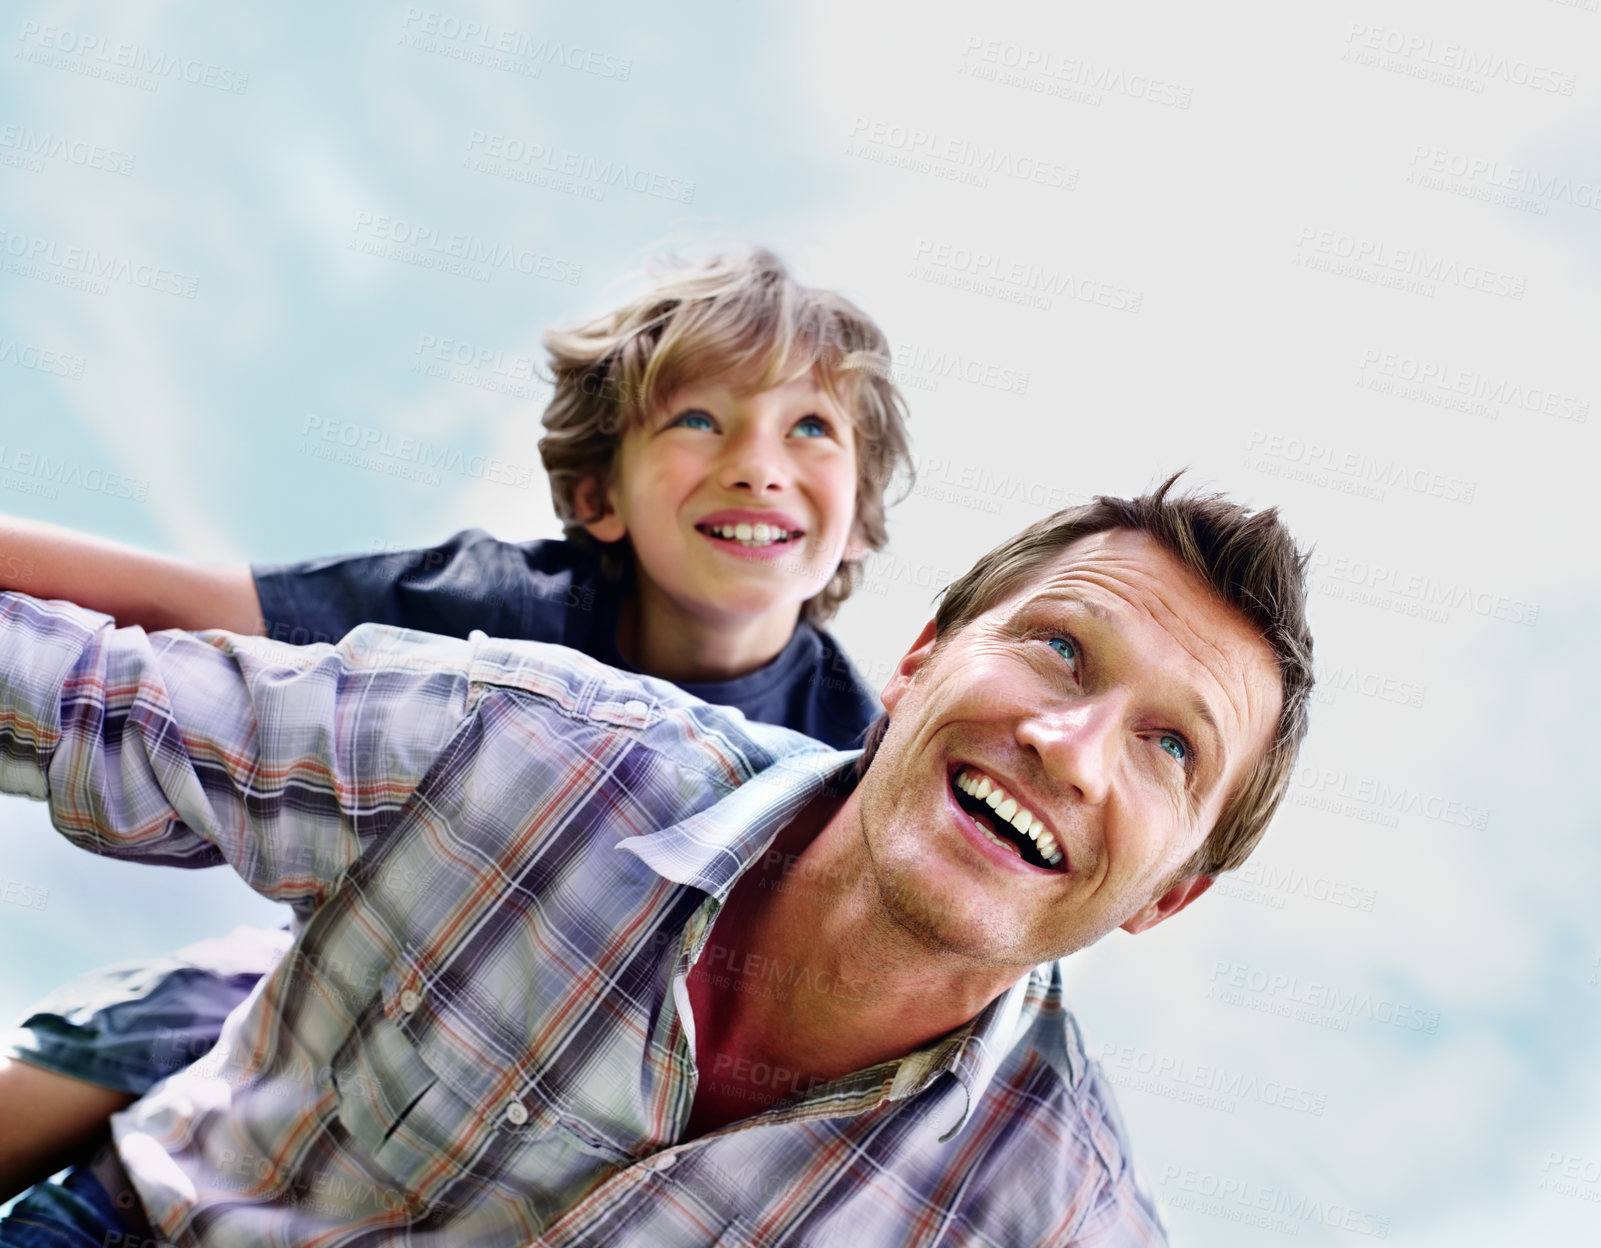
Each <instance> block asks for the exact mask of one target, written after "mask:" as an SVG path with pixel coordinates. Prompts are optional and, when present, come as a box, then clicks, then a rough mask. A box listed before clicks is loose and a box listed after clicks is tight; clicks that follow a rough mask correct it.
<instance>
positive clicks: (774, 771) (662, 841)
mask: <svg viewBox="0 0 1601 1248" xmlns="http://www.w3.org/2000/svg"><path fill="white" fill-rule="evenodd" d="M860 753H861V751H860V750H846V751H840V750H823V751H817V752H810V753H805V754H794V755H790V756H788V757H786V758H783V759H781V760H779V761H778V762H776V763H774V764H773V765H772V766H771V767H768V768H766V769H765V770H763V771H761V772H759V773H758V774H757V775H755V776H753V777H751V779H750V780H748V781H746V782H745V783H744V784H742V785H740V786H739V788H737V789H735V790H734V791H733V792H732V793H730V794H729V795H728V796H727V797H725V798H724V799H723V800H722V801H720V802H718V803H717V804H716V805H714V806H711V807H709V808H707V809H706V810H703V811H700V812H699V813H697V814H694V815H691V816H690V817H689V818H688V819H685V820H683V821H682V822H680V823H676V824H674V825H672V826H671V827H668V828H663V829H662V830H661V831H659V832H652V833H649V834H647V835H644V836H631V837H628V838H627V839H626V840H623V841H621V842H619V843H618V845H617V848H618V849H622V850H627V851H628V852H629V853H631V854H633V855H634V856H635V857H637V858H639V859H640V861H642V862H643V863H645V864H646V865H647V866H649V867H650V868H651V869H652V870H654V871H656V872H657V873H658V874H659V875H662V876H664V877H665V878H667V879H669V880H672V881H673V882H674V883H676V884H685V885H689V886H691V887H693V888H698V889H700V890H702V891H703V892H706V893H710V894H711V896H712V897H713V898H714V899H715V901H716V903H717V905H718V906H721V905H722V903H723V902H725V901H726V900H727V899H728V894H729V892H730V891H731V890H732V889H733V887H734V884H735V882H736V881H738V879H739V877H740V876H742V875H743V874H744V873H745V872H746V871H747V870H749V869H750V868H751V867H752V866H753V865H755V863H756V861H757V859H758V858H759V857H760V856H761V854H762V852H763V851H764V850H765V849H766V848H767V847H768V845H770V844H771V843H772V841H773V838H774V837H775V836H777V835H778V833H779V832H780V831H781V830H782V829H783V828H784V827H785V825H786V824H788V823H789V821H790V820H791V819H793V818H794V817H795V816H796V815H797V814H799V813H800V811H801V810H802V809H803V808H804V807H805V806H806V804H807V803H808V802H809V801H811V800H812V799H813V798H814V797H816V796H817V795H818V793H820V792H821V791H822V790H823V788H824V786H825V785H827V784H828V783H829V782H830V781H832V780H839V779H842V778H843V777H844V775H845V773H846V771H847V769H848V768H850V767H851V766H853V765H854V764H855V762H856V758H857V756H858V755H859V754H860ZM709 917H710V915H708V918H709ZM1041 973H1042V968H1039V967H1036V968H1034V969H1032V970H1030V971H1029V972H1028V974H1026V975H1022V976H1020V977H1019V978H1018V980H1017V982H1016V983H1014V984H1013V985H1012V986H1011V987H1010V988H1008V989H1007V990H1006V991H1005V992H1003V993H1001V995H1000V996H998V997H996V998H995V999H994V1000H993V1001H991V1002H990V1003H989V1004H988V1005H987V1006H985V1007H984V1008H983V1009H982V1010H980V1011H979V1012H978V1014H976V1015H975V1016H974V1017H973V1018H972V1019H971V1020H970V1021H968V1022H967V1023H965V1024H963V1025H962V1026H961V1027H958V1028H957V1029H956V1030H955V1031H952V1032H950V1033H949V1034H947V1035H945V1036H942V1037H941V1038H940V1039H938V1040H936V1041H934V1043H933V1044H931V1045H928V1046H927V1047H925V1048H922V1049H918V1050H916V1051H914V1052H912V1053H908V1054H907V1055H906V1056H905V1057H903V1058H902V1059H901V1061H900V1065H899V1067H898V1068H897V1070H896V1072H895V1076H894V1079H893V1081H892V1083H891V1086H890V1091H889V1099H890V1100H892V1101H898V1100H903V1099H905V1098H907V1097H911V1096H915V1095H917V1094H918V1093H920V1092H922V1091H924V1090H926V1089H927V1088H928V1087H929V1086H930V1085H931V1084H933V1083H934V1082H935V1081H936V1080H937V1079H938V1078H939V1076H940V1075H942V1074H949V1075H951V1076H953V1077H954V1079H955V1080H956V1083H957V1084H958V1086H960V1088H961V1089H962V1092H963V1095H964V1099H965V1104H964V1105H963V1107H962V1110H961V1114H960V1116H959V1117H958V1118H957V1119H956V1121H955V1122H954V1123H952V1125H951V1126H950V1128H949V1130H947V1131H946V1132H945V1134H944V1135H942V1136H940V1140H941V1142H944V1141H945V1140H948V1139H949V1138H950V1137H951V1136H952V1135H954V1134H955V1133H956V1132H957V1131H959V1130H960V1129H961V1128H962V1127H963V1126H964V1125H965V1124H966V1122H967V1120H968V1118H969V1117H970V1116H971V1115H972V1113H973V1110H974V1109H975V1108H976V1107H977V1105H978V1103H979V1101H980V1100H981V1099H982V1098H983V1095H984V1090H985V1089H986V1088H987V1087H988V1086H989V1083H990V1081H991V1080H992V1079H993V1078H994V1077H995V1072H996V1071H997V1070H998V1069H999V1068H1000V1064H1001V1061H1002V1059H1003V1058H1004V1057H1005V1056H1006V1054H1007V1053H1008V1052H1010V1051H1011V1049H1012V1048H1013V1046H1014V1045H1015V1044H1016V1043H1017V1041H1018V1040H1019V1038H1020V1035H1021V1032H1022V1031H1023V1030H1024V1029H1026V1028H1027V1026H1028V1025H1029V1020H1028V1019H1027V1018H1025V1017H1024V1007H1025V1004H1026V1003H1027V1000H1028V997H1029V993H1030V989H1031V988H1033V989H1034V990H1035V992H1036V993H1038V992H1039V991H1041V990H1042V989H1043V987H1044V984H1043V981H1041ZM1036 981H1041V982H1036Z"/></svg>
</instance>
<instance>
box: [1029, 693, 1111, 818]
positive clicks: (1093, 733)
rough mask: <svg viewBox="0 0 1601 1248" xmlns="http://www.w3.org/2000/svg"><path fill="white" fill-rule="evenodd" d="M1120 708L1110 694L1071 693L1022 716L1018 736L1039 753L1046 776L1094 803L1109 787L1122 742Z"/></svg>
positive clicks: (1103, 796) (1084, 799)
mask: <svg viewBox="0 0 1601 1248" xmlns="http://www.w3.org/2000/svg"><path fill="white" fill-rule="evenodd" d="M1124 735H1125V734H1124V732H1123V710H1122V707H1121V706H1120V705H1119V703H1118V700H1117V699H1116V698H1115V697H1112V696H1099V697H1085V698H1075V699H1074V700H1073V701H1072V702H1071V703H1069V704H1066V705H1061V706H1053V707H1050V708H1048V709H1045V710H1041V711H1039V712H1037V713H1035V714H1033V715H1029V716H1025V717H1024V719H1023V720H1022V721H1021V722H1020V723H1019V724H1018V727H1017V740H1018V743H1019V744H1020V745H1023V746H1026V747H1028V748H1029V749H1031V750H1033V751H1034V752H1035V753H1036V754H1038V755H1039V758H1040V762H1041V763H1042V764H1043V765H1044V768H1045V774H1046V775H1047V776H1048V777H1050V779H1051V781H1052V782H1053V783H1054V784H1056V785H1058V786H1060V787H1062V788H1064V789H1072V790H1073V791H1074V793H1075V795H1076V796H1077V797H1078V799H1079V800H1080V801H1082V802H1084V803H1086V804H1087V805H1090V806H1098V805H1100V804H1101V803H1102V802H1104V801H1105V800H1106V797H1107V795H1108V793H1110V792H1111V787H1112V777H1113V776H1114V775H1115V774H1116V772H1117V764H1118V757H1119V755H1120V753H1121V752H1122V749H1123V744H1124V740H1123V739H1124Z"/></svg>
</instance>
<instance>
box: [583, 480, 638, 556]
mask: <svg viewBox="0 0 1601 1248" xmlns="http://www.w3.org/2000/svg"><path fill="white" fill-rule="evenodd" d="M573 510H574V511H576V512H577V513H578V523H579V524H581V525H583V526H584V530H585V532H587V533H588V534H589V536H590V537H592V538H594V539H595V540H596V541H597V542H618V541H621V540H622V539H623V538H624V537H625V536H626V535H627V533H628V526H627V525H626V524H624V523H623V518H622V517H621V516H619V515H618V514H617V508H616V507H614V506H612V500H611V491H610V490H609V489H606V488H604V487H602V485H601V483H600V478H599V477H585V478H584V479H583V480H582V481H580V482H579V483H578V488H577V489H575V490H574V491H573Z"/></svg>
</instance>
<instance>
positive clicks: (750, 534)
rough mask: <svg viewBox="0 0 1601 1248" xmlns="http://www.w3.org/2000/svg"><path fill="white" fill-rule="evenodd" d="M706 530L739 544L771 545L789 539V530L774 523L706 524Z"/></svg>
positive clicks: (715, 535)
mask: <svg viewBox="0 0 1601 1248" xmlns="http://www.w3.org/2000/svg"><path fill="white" fill-rule="evenodd" d="M706 531H707V532H708V533H710V534H712V535H713V536H714V537H723V538H727V539H728V540H729V541H731V542H738V543H739V544H740V545H741V546H771V545H772V544H773V543H774V542H787V541H789V530H788V529H781V528H779V527H778V526H777V525H776V524H708V525H707V526H706Z"/></svg>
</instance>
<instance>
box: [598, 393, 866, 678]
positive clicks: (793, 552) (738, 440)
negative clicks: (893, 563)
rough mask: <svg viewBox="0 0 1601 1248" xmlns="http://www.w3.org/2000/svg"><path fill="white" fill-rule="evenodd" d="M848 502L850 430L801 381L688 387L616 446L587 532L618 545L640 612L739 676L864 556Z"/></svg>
mask: <svg viewBox="0 0 1601 1248" xmlns="http://www.w3.org/2000/svg"><path fill="white" fill-rule="evenodd" d="M856 490H857V467H856V436H855V431H854V429H853V427H852V423H851V419H850V417H849V415H848V414H847V413H846V412H845V411H843V410H842V409H841V407H840V405H839V404H838V403H836V402H835V400H834V399H833V398H832V397H831V396H830V395H829V393H828V391H827V390H825V389H824V388H823V386H822V385H821V384H820V382H819V381H818V379H817V378H816V377H815V376H813V375H811V374H803V375H802V376H800V377H796V378H794V379H793V380H791V381H788V382H785V383H783V384H782V385H778V386H774V387H772V388H771V389H767V390H758V391H755V392H748V391H745V390H742V389H736V388H734V387H733V386H732V385H731V384H729V382H728V381H726V380H716V381H706V382H698V383H693V384H690V385H687V386H684V387H681V388H680V389H678V390H677V391H675V392H674V393H672V394H671V395H669V396H668V399H667V401H666V402H664V403H663V404H661V406H660V407H659V408H658V409H657V411H656V412H655V413H654V414H653V415H652V417H651V418H650V420H648V421H647V422H645V423H644V424H642V425H639V426H637V427H635V428H633V429H630V430H629V431H628V432H627V433H626V434H625V435H624V436H623V438H622V443H621V447H620V450H619V453H618V457H617V462H616V466H615V469H614V472H613V475H612V480H611V483H610V486H609V488H608V490H607V501H608V503H609V504H610V511H609V512H608V514H607V515H606V516H604V517H603V518H602V519H600V520H598V521H595V522H593V523H591V524H590V525H589V526H588V527H589V531H590V532H591V533H592V534H593V535H594V536H595V537H597V538H599V539H600V540H602V541H616V540H618V539H620V538H622V537H623V536H625V535H626V536H627V537H628V539H629V541H630V542H631V543H632V545H633V549H634V554H635V557H636V563H637V567H638V592H639V597H640V602H641V605H642V606H645V607H648V608H649V609H650V610H651V611H652V612H654V613H656V614H657V616H658V618H660V617H661V616H662V615H665V616H667V617H672V623H673V626H674V627H676V628H678V629H689V630H697V629H699V630H708V631H709V633H712V634H721V635H723V637H724V639H725V640H726V641H728V642H731V643H732V645H733V646H734V649H735V650H737V651H739V652H741V653H742V654H743V655H744V656H745V659H746V660H747V662H746V663H745V668H746V670H748V669H749V667H750V666H757V665H759V664H760V663H762V662H765V661H766V660H767V659H770V658H772V657H773V656H774V655H776V654H777V653H778V652H779V650H781V649H782V648H783V646H784V644H785V643H786V642H787V641H788V640H789V637H790V634H791V633H792V632H793V631H794V628H795V621H796V619H797V618H798V616H799V612H800V607H801V604H802V603H804V602H805V601H806V600H807V599H808V598H811V597H813V596H814V595H816V594H817V593H818V592H820V591H821V590H822V589H823V588H824V586H826V585H827V584H828V582H829V579H830V578H831V577H832V576H833V575H834V572H835V570H836V569H837V568H838V567H839V564H840V562H841V560H843V559H847V558H858V557H860V555H861V554H862V553H864V547H863V544H862V543H861V541H860V539H859V538H858V537H857V535H856V533H855V524H854V520H855V514H856ZM652 626H659V625H654V624H653V625H652ZM730 630H731V631H732V634H735V635H733V636H731V635H730ZM736 664H737V661H736Z"/></svg>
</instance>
